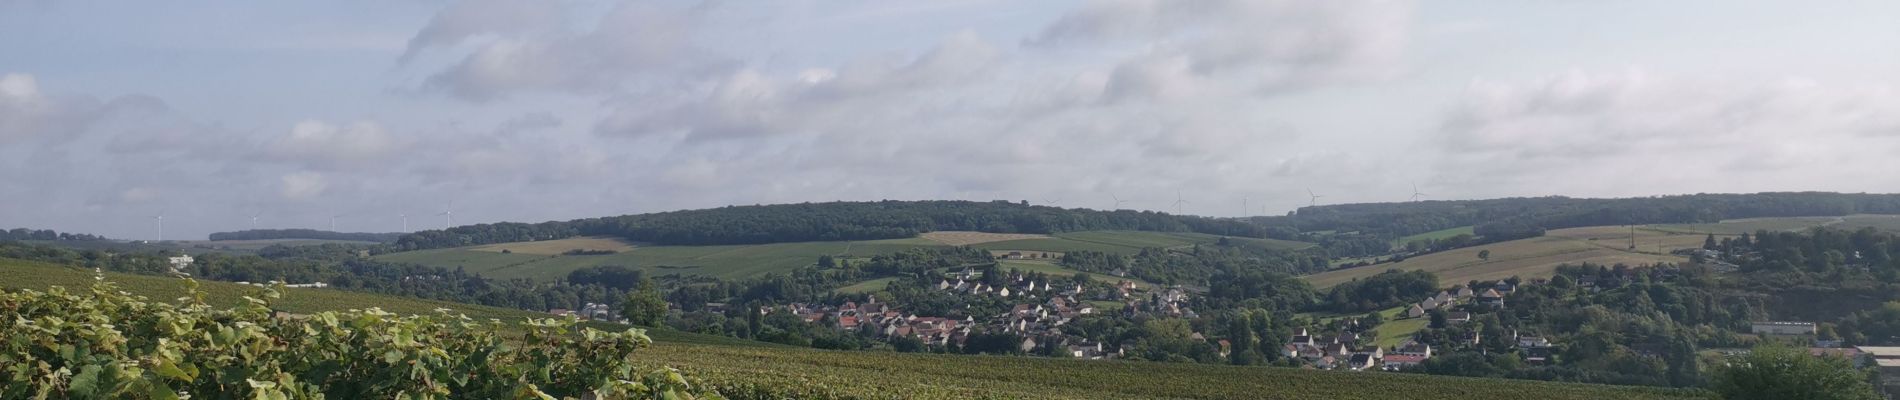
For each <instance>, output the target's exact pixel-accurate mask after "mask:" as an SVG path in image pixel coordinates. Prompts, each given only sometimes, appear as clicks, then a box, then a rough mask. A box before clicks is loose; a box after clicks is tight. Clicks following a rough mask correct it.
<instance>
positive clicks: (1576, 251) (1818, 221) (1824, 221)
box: [1306, 215, 1900, 288]
mask: <svg viewBox="0 0 1900 400" xmlns="http://www.w3.org/2000/svg"><path fill="white" fill-rule="evenodd" d="M1820 226H1828V227H1835V228H1844V229H1857V228H1859V227H1874V228H1876V229H1886V230H1900V217H1896V216H1889V215H1850V216H1846V217H1789V218H1750V219H1738V220H1730V221H1722V222H1721V223H1715V224H1672V225H1644V226H1637V227H1634V229H1632V227H1628V226H1593V227H1584V228H1569V229H1557V230H1552V231H1549V232H1547V233H1545V234H1544V236H1542V237H1535V238H1529V239H1521V240H1513V241H1509V242H1502V243H1493V244H1489V245H1483V246H1475V247H1467V248H1461V249H1455V250H1450V251H1443V252H1437V253H1431V254H1426V255H1421V256H1417V257H1412V258H1409V259H1406V260H1405V261H1401V262H1398V263H1393V264H1376V265H1370V266H1365V267H1360V268H1351V269H1340V270H1333V271H1327V272H1324V273H1319V274H1313V275H1308V276H1307V277H1306V280H1307V281H1308V282H1310V283H1312V284H1313V286H1314V287H1320V288H1325V287H1331V286H1333V285H1337V284H1340V283H1342V282H1346V281H1349V280H1352V279H1355V278H1361V277H1366V276H1371V275H1373V274H1378V273H1380V272H1385V271H1386V270H1389V269H1402V270H1412V269H1423V270H1427V271H1432V272H1433V273H1436V274H1438V278H1439V281H1440V282H1442V283H1446V284H1449V283H1453V282H1465V281H1469V280H1473V279H1476V280H1489V279H1504V278H1509V277H1512V276H1519V277H1524V278H1533V277H1548V276H1550V275H1551V273H1552V271H1555V270H1556V268H1557V266H1558V265H1562V264H1580V263H1585V262H1588V263H1593V264H1604V265H1613V264H1618V263H1621V264H1629V265H1640V264H1654V263H1660V262H1677V263H1680V262H1687V261H1688V259H1687V258H1685V257H1681V256H1676V255H1671V254H1670V252H1671V251H1674V250H1678V249H1686V248H1696V247H1701V246H1702V242H1703V241H1704V240H1705V239H1707V235H1709V234H1714V235H1716V236H1718V237H1722V236H1734V235H1740V234H1742V233H1746V232H1755V231H1757V230H1770V231H1790V230H1802V229H1809V228H1814V227H1820ZM1440 232H1444V231H1440ZM1434 233H1438V232H1434ZM1427 234H1433V233H1427ZM1632 237H1634V239H1635V240H1634V244H1635V248H1634V249H1632V248H1631V238H1632ZM1484 250H1490V251H1491V257H1490V259H1488V260H1486V259H1479V258H1478V252H1480V251H1484Z"/></svg>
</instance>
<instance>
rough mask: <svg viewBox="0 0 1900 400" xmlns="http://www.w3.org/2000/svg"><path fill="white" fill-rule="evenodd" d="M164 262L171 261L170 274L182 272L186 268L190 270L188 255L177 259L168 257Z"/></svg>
mask: <svg viewBox="0 0 1900 400" xmlns="http://www.w3.org/2000/svg"><path fill="white" fill-rule="evenodd" d="M165 260H166V261H171V264H172V272H184V271H185V269H186V268H191V262H192V258H191V255H190V254H183V255H179V256H177V257H169V258H166V259H165Z"/></svg>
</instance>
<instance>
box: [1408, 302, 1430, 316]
mask: <svg viewBox="0 0 1900 400" xmlns="http://www.w3.org/2000/svg"><path fill="white" fill-rule="evenodd" d="M1423 316H1425V308H1424V307H1419V306H1418V305H1417V304H1413V305H1412V308H1408V309H1406V310H1405V317H1406V318H1418V317H1423Z"/></svg>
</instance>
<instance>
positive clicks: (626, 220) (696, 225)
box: [395, 200, 1266, 251]
mask: <svg viewBox="0 0 1900 400" xmlns="http://www.w3.org/2000/svg"><path fill="white" fill-rule="evenodd" d="M1089 230H1140V231H1162V232H1201V233H1210V234H1218V235H1230V236H1245V237H1256V238H1257V237H1264V236H1265V235H1266V229H1265V228H1264V227H1262V226H1260V225H1257V224H1251V223H1247V222H1245V221H1240V220H1232V219H1214V218H1205V217H1195V216H1178V215H1169V214H1166V213H1158V212H1153V211H1132V210H1118V211H1095V210H1087V209H1070V208H1058V207H1046V206H1032V205H1028V204H1026V202H1024V203H1012V202H1005V201H992V202H971V201H889V200H887V201H877V202H831V203H801V204H777V205H764V206H728V207H721V208H712V209H703V210H685V211H670V212H662V213H652V214H639V215H624V216H617V217H603V218H590V219H579V220H572V221H551V222H542V223H535V224H527V223H495V224H481V225H470V226H459V227H452V228H449V229H446V230H431V231H421V232H416V233H413V234H409V235H404V236H402V238H401V239H398V240H397V241H396V246H395V247H396V249H397V250H399V251H401V250H417V249H432V248H444V247H459V246H469V245H476V244H487V243H506V242H521V241H532V240H547V239H559V238H567V237H573V236H581V235H588V236H595V235H599V236H617V237H621V238H626V239H628V240H632V241H636V242H645V243H655V244H663V245H719V244H760V243H780V242H808V241H834V240H875V239H896V238H908V237H914V236H917V235H918V234H920V233H924V232H932V231H980V232H996V233H1058V232H1073V231H1089Z"/></svg>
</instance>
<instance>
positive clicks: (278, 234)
mask: <svg viewBox="0 0 1900 400" xmlns="http://www.w3.org/2000/svg"><path fill="white" fill-rule="evenodd" d="M402 235H403V234H402V233H399V232H386V233H371V232H331V231H321V230H316V229H251V230H242V231H237V232H217V233H213V234H211V240H268V239H318V240H353V241H359V242H376V243H395V242H396V238H399V237H402Z"/></svg>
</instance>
